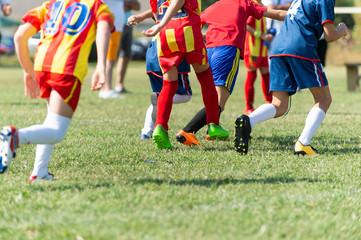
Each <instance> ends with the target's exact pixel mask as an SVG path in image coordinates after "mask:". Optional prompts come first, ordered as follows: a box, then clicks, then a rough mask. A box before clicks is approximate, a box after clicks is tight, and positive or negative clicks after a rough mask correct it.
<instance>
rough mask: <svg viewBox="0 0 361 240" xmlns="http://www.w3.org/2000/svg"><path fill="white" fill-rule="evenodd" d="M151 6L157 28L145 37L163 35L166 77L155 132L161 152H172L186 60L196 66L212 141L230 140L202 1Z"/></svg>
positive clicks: (160, 51) (160, 53)
mask: <svg viewBox="0 0 361 240" xmlns="http://www.w3.org/2000/svg"><path fill="white" fill-rule="evenodd" d="M150 3H151V8H152V12H153V14H156V19H157V24H156V25H154V26H153V27H151V28H150V29H148V30H147V31H144V32H143V34H144V35H145V36H148V37H154V36H156V35H157V34H158V33H159V35H158V39H157V41H158V58H159V63H160V66H161V68H162V72H163V73H164V75H163V88H162V91H161V92H160V94H159V97H158V102H157V109H158V110H157V121H156V123H155V126H156V127H155V129H154V132H153V139H154V141H155V142H156V144H157V148H158V149H163V148H166V149H169V148H172V145H171V143H170V141H169V137H168V121H169V117H170V113H171V110H172V105H173V97H174V94H175V93H176V91H177V89H178V65H179V64H180V63H181V62H182V61H183V59H186V60H187V62H188V63H189V64H191V65H192V67H193V69H194V71H195V72H196V76H197V79H198V81H199V83H200V84H201V88H202V96H203V102H204V105H205V109H206V111H207V113H208V114H207V120H206V123H207V124H208V131H209V134H210V137H211V138H212V139H225V138H228V136H229V133H228V132H227V131H226V130H224V129H223V128H222V127H221V126H220V125H219V116H218V113H219V109H218V100H217V92H216V89H215V86H214V81H213V76H212V71H211V69H210V67H209V64H208V58H207V53H206V48H205V45H204V42H203V37H202V32H201V19H200V9H201V6H200V1H197V0H174V1H170V0H158V1H156V0H151V1H150Z"/></svg>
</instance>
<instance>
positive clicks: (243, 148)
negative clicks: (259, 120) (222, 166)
mask: <svg viewBox="0 0 361 240" xmlns="http://www.w3.org/2000/svg"><path fill="white" fill-rule="evenodd" d="M234 123H235V125H234V140H233V144H234V149H235V150H236V151H237V152H239V153H241V154H242V155H246V154H247V152H248V142H249V140H250V139H251V131H252V128H251V123H250V121H249V117H248V116H247V115H245V114H243V115H241V116H238V117H237V118H236V120H235V121H234Z"/></svg>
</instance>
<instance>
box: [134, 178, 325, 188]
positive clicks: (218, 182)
mask: <svg viewBox="0 0 361 240" xmlns="http://www.w3.org/2000/svg"><path fill="white" fill-rule="evenodd" d="M129 181H131V182H132V183H133V184H137V185H145V184H149V183H154V184H157V185H163V184H167V185H176V186H185V185H197V186H203V187H214V186H216V187H218V186H223V185H228V184H232V185H239V184H254V183H256V184H259V183H261V184H286V183H295V182H308V183H315V182H325V181H326V182H331V180H319V179H314V178H289V177H270V178H259V179H252V178H244V179H234V178H223V179H184V180H177V181H176V180H168V179H159V178H143V179H131V180H129Z"/></svg>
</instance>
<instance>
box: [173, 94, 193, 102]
mask: <svg viewBox="0 0 361 240" xmlns="http://www.w3.org/2000/svg"><path fill="white" fill-rule="evenodd" d="M191 98H192V96H191V95H185V94H184V95H180V94H175V95H174V97H173V104H179V103H186V102H189V100H191Z"/></svg>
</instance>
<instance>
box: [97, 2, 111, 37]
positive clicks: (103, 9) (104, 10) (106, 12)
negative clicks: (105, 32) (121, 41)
mask: <svg viewBox="0 0 361 240" xmlns="http://www.w3.org/2000/svg"><path fill="white" fill-rule="evenodd" d="M100 21H106V22H108V23H109V24H110V25H111V27H110V29H111V32H114V30H115V27H114V15H113V14H112V12H111V11H110V9H109V8H108V6H107V5H105V4H101V5H100V6H99V8H98V11H97V14H96V22H97V23H98V22H100Z"/></svg>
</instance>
